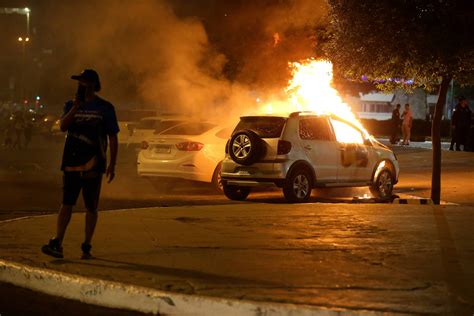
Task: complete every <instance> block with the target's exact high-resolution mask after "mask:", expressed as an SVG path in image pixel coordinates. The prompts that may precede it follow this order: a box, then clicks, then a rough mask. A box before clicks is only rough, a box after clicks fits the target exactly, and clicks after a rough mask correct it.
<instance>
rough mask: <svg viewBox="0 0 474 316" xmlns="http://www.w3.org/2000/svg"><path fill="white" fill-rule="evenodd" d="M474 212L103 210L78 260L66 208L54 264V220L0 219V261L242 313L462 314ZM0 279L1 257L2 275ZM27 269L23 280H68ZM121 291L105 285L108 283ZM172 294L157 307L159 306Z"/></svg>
mask: <svg viewBox="0 0 474 316" xmlns="http://www.w3.org/2000/svg"><path fill="white" fill-rule="evenodd" d="M473 212H474V208H473V207H463V206H414V205H391V204H384V205H377V204H375V205H369V204H365V205H346V204H323V203H316V204H304V205H288V204H260V203H245V204H232V205H218V206H193V207H170V208H149V209H139V210H126V211H111V212H102V213H101V214H100V219H99V224H98V228H97V234H96V236H95V239H94V248H93V254H94V255H95V256H96V257H97V259H94V260H88V261H84V260H80V259H79V257H80V244H81V242H82V238H83V225H84V217H83V214H74V215H73V218H72V220H71V224H70V227H69V231H68V234H67V238H66V240H65V243H64V248H65V259H62V260H59V259H53V258H50V257H47V256H44V255H43V254H41V253H40V247H41V245H42V244H43V243H45V242H46V241H47V239H48V238H49V237H51V234H52V233H53V229H54V227H55V220H56V218H55V216H42V217H34V218H28V219H23V220H18V221H10V222H1V223H0V227H1V233H0V248H1V249H2V252H1V255H0V259H2V260H5V261H7V262H10V263H11V262H14V263H18V264H21V265H27V266H29V267H35V268H41V269H47V270H48V271H52V272H61V273H66V274H68V275H69V274H72V275H77V276H80V277H86V278H93V280H92V281H90V282H89V281H87V280H90V279H82V278H79V279H78V280H80V282H85V283H87V282H89V283H87V284H89V285H88V286H91V285H94V284H102V285H101V286H99V285H97V286H96V287H95V288H94V291H95V292H94V291H92V292H93V293H92V294H91V293H90V290H88V291H89V292H88V294H87V295H89V296H91V295H92V296H94V295H100V294H101V291H105V290H104V289H107V282H105V283H104V282H100V281H97V279H100V280H105V281H113V282H119V283H120V284H129V285H135V286H138V287H140V288H138V289H137V288H133V291H134V292H133V293H135V294H134V295H136V296H135V299H136V300H138V299H141V298H140V295H141V294H137V293H145V294H143V296H146V295H149V296H151V294H146V293H148V292H146V291H145V292H140V291H141V290H140V289H142V288H141V287H144V288H148V289H155V290H160V291H167V292H171V293H180V294H191V295H192V296H189V297H188V296H184V298H183V297H181V296H180V299H181V300H184V301H183V302H188V303H189V302H191V301H192V300H193V299H192V297H194V296H196V295H197V296H196V297H198V298H202V297H204V298H206V299H207V297H211V298H212V297H216V298H217V297H220V298H225V299H229V301H216V302H224V303H225V304H224V305H225V306H227V307H228V308H236V310H238V309H237V307H238V306H239V305H238V304H239V302H241V303H242V304H247V302H257V303H253V304H256V305H249V306H250V307H248V308H250V309H248V310H253V309H252V308H261V309H260V312H269V314H278V315H283V314H288V315H290V314H298V313H299V311H300V310H299V309H298V308H296V309H295V308H294V306H293V305H275V306H277V307H278V306H283V307H284V306H290V307H291V308H290V309H282V310H285V311H286V312H285V313H283V312H281V310H279V309H278V308H277V307H275V306H273V305H265V304H266V303H271V302H277V303H285V304H287V303H290V304H296V305H297V306H299V308H300V309H301V311H305V312H306V314H313V312H314V314H318V313H320V314H331V312H332V311H334V312H335V313H337V312H341V313H342V314H344V311H346V312H349V314H350V312H354V313H356V314H360V313H364V311H372V312H385V313H387V312H388V313H397V312H400V313H423V314H424V313H428V314H433V313H434V314H438V313H443V314H445V313H448V314H459V313H463V314H465V313H466V312H469V314H472V312H473V311H474V296H473V294H474V293H473V290H474V270H473V269H472V267H473V266H474V234H473V233H472V227H474V216H473V215H474V214H473ZM5 275H6V269H5V267H3V268H2V264H1V262H0V279H2V277H5ZM28 275H29V278H30V279H28V280H26V281H24V282H26V283H24V284H26V285H28V284H29V283H28V282H30V283H31V282H36V283H41V282H43V281H44V282H46V281H47V280H58V282H59V281H60V280H66V279H67V277H66V279H65V277H55V276H54V273H53V274H52V275H51V276H49V275H48V277H44V276H41V277H33V276H32V275H34V274H28ZM54 278H56V279H54ZM72 279H73V278H72ZM67 280H69V279H67ZM81 280H82V281H81ZM76 281H77V280H76ZM48 282H49V281H48ZM61 282H63V281H61ZM78 282H79V281H78ZM104 284H105V285H104ZM58 286H60V284H59V283H58ZM84 286H85V285H84ZM121 286H122V285H119V284H116V283H112V285H110V286H109V289H110V288H114V289H116V288H120V287H121ZM49 287H52V285H51V283H49V285H48V289H49ZM79 288H80V286H79ZM85 288H87V287H85ZM88 289H90V287H89V288H88ZM56 290H57V289H56ZM84 291H85V290H84ZM104 293H105V292H104ZM104 293H102V294H104ZM180 294H177V295H180ZM104 295H105V294H104ZM160 295H161V294H160ZM170 297H171V296H170ZM142 298H143V299H145V297H142ZM161 299H162V300H164V301H166V299H168V297H165V298H163V297H161ZM117 300H124V301H125V299H124V298H123V297H117ZM169 300H170V301H171V303H173V304H174V305H175V307H177V306H178V303H176V301H174V299H169ZM170 301H167V302H168V303H167V304H165V303H163V304H164V305H167V306H168V307H169V306H171V305H172V304H171V303H170ZM180 302H181V301H180ZM258 302H261V303H258ZM263 302H266V303H263ZM201 303H202V302H201ZM259 304H260V305H261V306H260V305H259ZM160 306H161V305H160ZM203 306H205V305H203ZM209 306H210V305H209ZM252 306H253V307H252ZM255 306H257V307H255ZM201 307H202V306H201ZM157 308H162V307H157ZM285 308H286V307H285ZM208 311H209V313H210V314H212V311H213V310H212V309H210V310H208ZM271 311H273V313H272V312H271ZM275 311H279V312H278V313H276V312H275ZM288 311H293V312H288ZM158 312H160V313H161V312H163V310H158ZM234 314H235V315H238V314H239V312H236V313H234ZM240 314H242V313H240ZM255 314H258V313H257V310H256V309H255ZM303 314H305V313H303Z"/></svg>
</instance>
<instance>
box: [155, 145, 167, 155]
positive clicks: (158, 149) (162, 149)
mask: <svg viewBox="0 0 474 316" xmlns="http://www.w3.org/2000/svg"><path fill="white" fill-rule="evenodd" d="M170 152H171V147H170V146H156V147H155V153H157V154H169V153H170Z"/></svg>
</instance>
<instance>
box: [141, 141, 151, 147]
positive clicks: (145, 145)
mask: <svg viewBox="0 0 474 316" xmlns="http://www.w3.org/2000/svg"><path fill="white" fill-rule="evenodd" d="M149 146H150V145H149V144H148V142H147V141H142V149H147V148H148V147H149Z"/></svg>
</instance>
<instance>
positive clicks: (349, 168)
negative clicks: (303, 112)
mask: <svg viewBox="0 0 474 316" xmlns="http://www.w3.org/2000/svg"><path fill="white" fill-rule="evenodd" d="M330 121H331V125H332V127H333V130H334V135H335V136H336V140H337V142H338V148H339V153H340V156H339V161H340V164H339V168H338V173H337V174H338V182H340V183H351V182H362V181H364V182H365V181H367V180H369V179H370V174H371V173H372V169H371V164H370V163H369V162H370V160H371V159H370V157H371V154H372V147H371V146H368V145H366V142H365V138H364V135H363V133H362V131H361V130H359V129H358V128H357V127H355V126H353V125H351V124H348V123H347V122H344V121H342V120H338V119H336V118H331V119H330Z"/></svg>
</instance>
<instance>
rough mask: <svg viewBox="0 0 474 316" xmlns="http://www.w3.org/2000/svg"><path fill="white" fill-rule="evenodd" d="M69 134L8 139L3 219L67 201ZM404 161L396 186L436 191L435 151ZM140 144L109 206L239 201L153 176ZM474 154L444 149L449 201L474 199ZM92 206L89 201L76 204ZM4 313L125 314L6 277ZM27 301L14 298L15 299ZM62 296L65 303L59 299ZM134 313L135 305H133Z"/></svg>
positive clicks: (125, 163) (2, 158)
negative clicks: (22, 141)
mask: <svg viewBox="0 0 474 316" xmlns="http://www.w3.org/2000/svg"><path fill="white" fill-rule="evenodd" d="M62 146H63V144H62V142H61V141H51V140H47V141H46V140H43V139H41V138H35V139H34V141H33V143H32V144H31V147H30V148H27V149H23V150H10V149H6V148H2V147H0V188H1V190H0V220H6V219H12V218H18V217H24V216H35V215H43V214H51V213H55V212H56V211H57V209H58V207H59V205H60V203H61V181H62V180H61V172H60V170H59V166H60V160H61V154H62ZM394 151H395V152H396V153H397V155H398V158H399V162H400V166H401V170H402V171H401V176H400V183H399V184H398V185H397V186H396V189H395V193H403V194H409V195H414V196H421V197H429V185H430V179H431V151H430V150H427V149H416V148H406V147H395V148H394ZM135 163H136V151H135V150H134V149H133V148H125V147H120V151H119V160H118V166H117V177H116V179H115V180H114V181H113V182H112V183H111V184H106V183H104V185H103V192H102V199H101V204H100V209H101V210H102V211H106V210H114V209H124V208H140V207H151V206H180V205H215V204H231V203H235V202H231V201H229V200H227V199H226V198H225V197H224V196H223V195H222V194H220V193H217V192H215V191H214V190H213V188H212V187H211V186H210V185H207V184H202V183H195V182H189V181H179V180H176V181H153V180H150V179H142V178H140V177H138V176H137V174H136V165H135ZM473 178H474V159H473V154H472V153H456V152H443V194H442V199H443V200H445V201H447V202H452V203H458V204H466V205H474V199H473V198H472V196H471V194H472V192H473V191H474V187H473V183H472V181H471V180H470V179H473ZM364 193H368V190H367V189H366V188H357V189H339V190H337V189H336V190H334V189H333V190H319V191H318V192H315V194H314V197H313V198H312V201H313V202H330V203H340V202H350V201H351V198H352V197H353V196H355V195H363V194H364ZM249 202H250V203H259V202H267V203H268V202H270V203H277V204H281V203H285V200H284V199H283V198H282V195H281V192H280V191H277V190H273V191H271V190H270V191H260V192H257V193H252V194H251V196H250V197H249ZM75 211H77V212H82V211H84V206H83V204H82V201H80V202H79V204H78V205H77V207H76V210H75ZM0 297H1V300H0V315H2V316H3V315H13V314H15V315H21V314H33V313H34V314H39V315H53V314H55V310H57V309H56V307H55V306H61V310H63V311H65V312H66V313H67V314H71V315H79V314H81V315H82V314H84V313H86V314H91V315H104V314H105V315H107V313H110V315H112V314H114V315H117V314H118V311H115V310H110V311H107V310H106V309H100V308H96V307H92V306H87V305H84V304H80V303H77V302H72V301H69V300H61V299H58V298H53V297H49V296H46V295H42V294H37V293H34V292H31V291H27V290H24V289H21V288H17V287H13V286H11V285H6V284H0ZM20 301H21V302H22V304H18V303H15V304H11V303H10V302H20ZM58 304H59V305H58ZM127 314H128V313H127Z"/></svg>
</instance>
